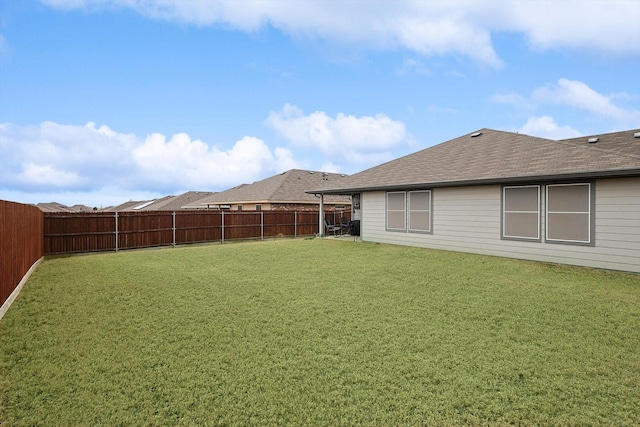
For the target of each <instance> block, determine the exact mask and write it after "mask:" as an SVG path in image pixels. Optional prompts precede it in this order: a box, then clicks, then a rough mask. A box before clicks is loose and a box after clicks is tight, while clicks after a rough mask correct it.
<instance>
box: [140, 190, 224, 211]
mask: <svg viewBox="0 0 640 427" xmlns="http://www.w3.org/2000/svg"><path fill="white" fill-rule="evenodd" d="M213 194H215V193H214V192H211V191H187V192H186V193H183V194H180V195H179V196H167V197H163V198H162V199H157V200H155V201H154V202H153V203H151V204H149V205H147V206H145V207H143V208H141V209H140V210H145V211H177V210H181V209H185V206H189V205H193V204H197V205H198V207H200V208H201V207H202V205H200V204H199V203H198V201H199V200H201V199H203V198H205V197H208V196H211V195H213ZM186 209H188V208H186Z"/></svg>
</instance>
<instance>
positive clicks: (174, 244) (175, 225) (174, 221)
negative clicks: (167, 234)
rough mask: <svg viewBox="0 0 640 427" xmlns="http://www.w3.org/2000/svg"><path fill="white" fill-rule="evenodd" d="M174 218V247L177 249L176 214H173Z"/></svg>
mask: <svg viewBox="0 0 640 427" xmlns="http://www.w3.org/2000/svg"><path fill="white" fill-rule="evenodd" d="M172 216H173V247H174V248H175V247H176V212H175V211H173V212H172Z"/></svg>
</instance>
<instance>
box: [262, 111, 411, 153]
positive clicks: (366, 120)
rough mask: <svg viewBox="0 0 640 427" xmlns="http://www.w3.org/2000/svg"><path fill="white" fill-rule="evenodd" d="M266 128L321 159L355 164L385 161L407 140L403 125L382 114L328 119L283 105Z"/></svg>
mask: <svg viewBox="0 0 640 427" xmlns="http://www.w3.org/2000/svg"><path fill="white" fill-rule="evenodd" d="M266 124H268V125H269V126H271V127H272V128H273V129H275V130H276V132H278V133H279V134H280V135H282V136H283V137H284V138H286V139H287V140H289V141H290V142H291V143H293V144H295V145H298V146H303V147H315V148H317V149H319V150H320V151H321V152H322V153H324V154H325V155H329V156H341V157H343V158H345V159H346V160H347V161H351V162H357V163H371V162H372V161H377V160H381V159H382V160H384V159H386V160H388V157H389V155H390V153H389V152H388V150H390V149H391V148H393V147H395V146H398V145H400V144H401V143H403V142H406V140H407V135H406V131H405V126H404V124H403V123H402V122H399V121H395V120H392V119H390V118H389V117H387V116H385V115H384V114H378V115H376V116H374V117H372V116H363V117H355V116H352V115H346V114H343V113H339V114H338V115H337V116H336V117H335V118H332V117H329V116H328V115H327V114H326V113H324V112H322V111H316V112H314V113H311V114H310V115H308V116H305V115H304V113H303V111H302V110H300V109H299V108H298V107H296V106H293V105H290V104H286V105H285V106H284V107H283V109H282V111H279V112H274V111H272V112H271V114H270V115H269V117H268V118H267V120H266Z"/></svg>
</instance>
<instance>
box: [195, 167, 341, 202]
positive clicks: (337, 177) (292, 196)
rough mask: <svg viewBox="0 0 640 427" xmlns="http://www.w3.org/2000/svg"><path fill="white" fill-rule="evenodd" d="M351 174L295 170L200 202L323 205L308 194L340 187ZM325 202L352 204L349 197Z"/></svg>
mask: <svg viewBox="0 0 640 427" xmlns="http://www.w3.org/2000/svg"><path fill="white" fill-rule="evenodd" d="M346 178H347V175H341V174H337V173H324V172H317V171H306V170H300V169H291V170H289V171H287V172H283V173H281V174H278V175H274V176H272V177H270V178H267V179H263V180H262V181H257V182H254V183H253V184H243V185H239V186H237V187H234V188H231V189H229V190H226V191H222V192H220V193H216V194H213V195H212V196H209V197H206V198H204V199H202V200H200V202H199V203H201V204H209V205H213V204H234V203H248V202H251V203H253V202H257V203H260V202H262V203H319V200H318V198H317V197H315V196H314V195H313V194H308V193H306V192H305V191H306V190H308V189H309V188H314V187H318V186H321V185H322V186H327V187H336V186H339V185H341V184H342V182H343V181H344V180H345V179H346ZM324 201H325V203H332V202H335V203H350V200H349V198H348V197H345V196H333V197H328V198H325V200H324Z"/></svg>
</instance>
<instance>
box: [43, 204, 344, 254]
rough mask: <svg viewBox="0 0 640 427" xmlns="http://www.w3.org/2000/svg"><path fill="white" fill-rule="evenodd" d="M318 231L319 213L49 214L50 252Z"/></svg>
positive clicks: (47, 247)
mask: <svg viewBox="0 0 640 427" xmlns="http://www.w3.org/2000/svg"><path fill="white" fill-rule="evenodd" d="M348 214H349V213H348V212H347V213H346V214H345V213H342V212H339V213H337V214H336V213H334V212H326V213H325V217H326V218H327V219H328V220H329V222H331V223H334V222H339V221H340V216H345V215H347V216H349V217H350V215H348ZM336 215H338V216H337V217H336ZM116 218H117V226H116ZM317 232H318V212H317V211H177V212H170V211H151V212H119V213H117V214H116V213H112V212H94V213H77V214H76V213H72V214H70V213H46V214H45V215H44V254H45V255H53V254H67V253H75V252H95V251H114V250H119V249H133V248H145V247H152V246H170V245H182V244H188V243H203V242H220V241H226V240H243V239H261V238H272V237H293V236H311V235H315V234H316V233H317Z"/></svg>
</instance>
